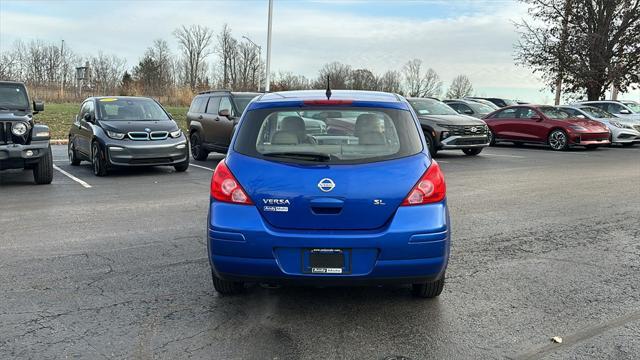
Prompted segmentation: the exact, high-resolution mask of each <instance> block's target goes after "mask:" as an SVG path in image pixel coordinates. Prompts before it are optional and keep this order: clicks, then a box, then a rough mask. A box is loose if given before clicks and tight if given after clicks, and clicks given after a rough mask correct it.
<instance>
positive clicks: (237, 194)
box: [211, 160, 253, 205]
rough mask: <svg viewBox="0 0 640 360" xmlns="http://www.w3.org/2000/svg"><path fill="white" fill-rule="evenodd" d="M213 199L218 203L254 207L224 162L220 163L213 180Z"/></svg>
mask: <svg viewBox="0 0 640 360" xmlns="http://www.w3.org/2000/svg"><path fill="white" fill-rule="evenodd" d="M211 197H213V198H214V199H216V200H217V201H223V202H229V203H234V204H244V205H252V204H253V202H251V199H249V196H247V193H246V192H245V191H244V189H243V188H242V186H241V185H240V183H239V182H238V180H236V178H235V177H234V176H233V174H232V173H231V171H230V170H229V168H228V167H227V164H226V163H225V162H224V160H222V161H220V162H219V163H218V166H216V170H215V171H214V172H213V177H212V178H211Z"/></svg>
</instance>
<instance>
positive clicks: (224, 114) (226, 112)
mask: <svg viewBox="0 0 640 360" xmlns="http://www.w3.org/2000/svg"><path fill="white" fill-rule="evenodd" d="M218 115H220V116H224V117H227V118H228V117H229V115H231V113H230V112H229V109H222V110H220V111H219V112H218Z"/></svg>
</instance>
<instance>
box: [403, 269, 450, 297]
mask: <svg viewBox="0 0 640 360" xmlns="http://www.w3.org/2000/svg"><path fill="white" fill-rule="evenodd" d="M444 278H445V276H444V274H442V277H441V278H440V279H438V280H436V281H429V282H426V283H422V284H413V285H412V288H411V293H412V294H413V296H415V297H421V298H426V299H431V298H434V297H436V296H438V295H440V294H441V293H442V289H444Z"/></svg>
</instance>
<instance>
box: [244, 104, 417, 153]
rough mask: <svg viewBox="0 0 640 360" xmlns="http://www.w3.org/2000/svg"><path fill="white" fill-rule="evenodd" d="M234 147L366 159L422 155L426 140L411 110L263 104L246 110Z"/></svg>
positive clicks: (247, 151)
mask: <svg viewBox="0 0 640 360" xmlns="http://www.w3.org/2000/svg"><path fill="white" fill-rule="evenodd" d="M234 150H235V151H237V152H239V153H241V154H244V155H247V156H251V157H255V158H261V159H267V160H272V161H281V162H296V163H298V162H299V163H313V162H321V163H324V164H361V163H370V162H376V161H384V160H391V159H397V158H401V157H406V156H410V155H414V154H417V153H419V152H421V151H422V142H421V141H420V133H419V129H418V127H417V125H416V123H415V121H414V119H413V117H412V115H411V113H410V112H409V111H405V110H396V109H378V108H340V109H326V108H323V109H320V110H307V109H305V110H304V111H301V110H300V109H262V110H254V111H250V112H249V113H247V114H246V115H245V117H244V118H243V120H242V124H241V126H240V129H239V130H238V136H237V137H236V141H235V145H234Z"/></svg>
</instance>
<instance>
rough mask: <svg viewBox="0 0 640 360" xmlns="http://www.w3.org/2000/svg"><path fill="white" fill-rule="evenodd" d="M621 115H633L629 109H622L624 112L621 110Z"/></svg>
mask: <svg viewBox="0 0 640 360" xmlns="http://www.w3.org/2000/svg"><path fill="white" fill-rule="evenodd" d="M620 114H624V115H629V114H631V111H629V110H627V109H622V110H620Z"/></svg>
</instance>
